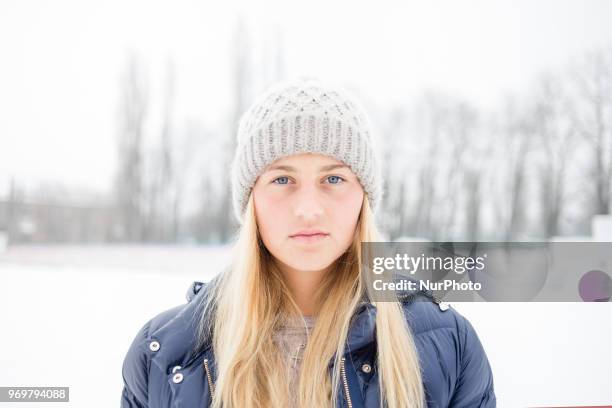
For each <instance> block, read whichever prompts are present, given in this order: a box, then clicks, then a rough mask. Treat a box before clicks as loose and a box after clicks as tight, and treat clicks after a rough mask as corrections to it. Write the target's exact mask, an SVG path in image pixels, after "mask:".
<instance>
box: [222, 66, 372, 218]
mask: <svg viewBox="0 0 612 408" xmlns="http://www.w3.org/2000/svg"><path fill="white" fill-rule="evenodd" d="M371 133H372V125H371V123H370V120H369V118H368V116H367V115H366V113H365V110H364V109H363V107H362V106H361V105H360V104H359V103H358V102H357V101H356V100H355V98H354V97H353V96H351V95H350V94H348V92H347V91H346V90H345V89H341V88H339V87H335V86H330V85H329V84H325V83H323V82H322V81H320V80H318V79H315V78H298V79H295V80H292V81H287V82H281V83H278V84H276V85H274V86H272V87H271V88H269V89H268V90H267V91H266V92H264V93H263V94H262V95H261V96H260V97H259V98H257V99H256V100H255V102H254V103H253V105H251V107H249V108H248V109H247V111H246V112H245V113H244V114H243V115H242V118H241V119H240V123H239V126H238V135H237V136H238V146H237V148H236V152H235V156H234V160H233V163H232V200H233V205H234V213H235V215H236V218H237V219H238V220H239V221H240V222H241V223H242V222H243V217H244V212H245V209H246V205H247V203H248V199H249V195H250V193H251V189H252V188H253V185H254V184H255V181H256V180H257V178H258V177H259V175H260V174H261V173H262V172H263V170H264V169H265V168H266V167H267V166H268V165H270V164H271V163H273V162H274V161H275V160H277V159H279V158H281V157H285V156H290V155H293V154H298V153H305V152H312V153H320V154H325V155H329V156H332V157H334V158H336V159H338V160H340V161H342V162H344V163H345V164H347V165H348V166H349V167H350V168H351V170H352V171H353V173H355V175H356V176H357V177H358V179H359V181H360V182H361V185H362V186H363V189H364V191H365V192H366V193H367V194H368V199H369V201H370V206H371V208H372V211H374V212H375V211H376V209H377V206H378V202H379V201H380V198H381V195H382V191H381V190H382V180H381V173H380V168H379V162H378V159H377V157H376V152H375V149H374V147H373V144H372V140H371Z"/></svg>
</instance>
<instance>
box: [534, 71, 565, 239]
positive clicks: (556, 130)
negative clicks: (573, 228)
mask: <svg viewBox="0 0 612 408" xmlns="http://www.w3.org/2000/svg"><path fill="white" fill-rule="evenodd" d="M534 97H535V98H534V99H535V106H534V112H533V122H534V131H535V136H536V141H537V142H538V145H537V147H538V153H539V154H538V165H539V166H538V167H539V168H538V173H537V174H538V178H539V186H538V187H539V191H540V206H541V217H542V224H543V233H544V236H545V237H551V236H555V235H558V234H559V232H560V230H559V227H560V221H561V216H562V215H563V212H564V206H565V204H566V203H567V198H568V197H567V196H566V184H567V180H566V179H567V170H568V165H569V160H570V158H571V153H572V150H573V148H574V142H575V138H574V134H575V129H574V122H573V121H572V120H571V118H572V117H573V112H572V110H573V108H572V104H571V100H570V99H568V97H567V94H566V92H565V90H564V89H563V82H562V80H561V78H560V77H559V76H555V75H552V74H545V75H543V76H542V77H541V78H540V80H539V84H538V87H537V93H536V94H535V95H534Z"/></svg>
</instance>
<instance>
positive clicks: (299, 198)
mask: <svg viewBox="0 0 612 408" xmlns="http://www.w3.org/2000/svg"><path fill="white" fill-rule="evenodd" d="M293 208H294V214H295V216H296V217H298V218H301V219H302V220H303V221H305V222H307V223H310V222H312V221H315V220H316V219H317V218H319V217H321V215H323V205H322V202H321V197H319V191H318V189H317V186H303V187H302V188H300V190H299V191H298V192H297V194H295V203H294V207H293Z"/></svg>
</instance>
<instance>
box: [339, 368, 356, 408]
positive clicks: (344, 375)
mask: <svg viewBox="0 0 612 408" xmlns="http://www.w3.org/2000/svg"><path fill="white" fill-rule="evenodd" d="M345 359H346V358H345V357H342V362H341V363H340V369H341V371H342V382H343V383H344V392H345V394H346V403H347V404H348V407H349V408H353V402H352V401H351V393H350V392H349V387H348V381H347V379H346V368H345V366H344V360H345Z"/></svg>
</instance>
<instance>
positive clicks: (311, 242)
mask: <svg viewBox="0 0 612 408" xmlns="http://www.w3.org/2000/svg"><path fill="white" fill-rule="evenodd" d="M363 195H364V191H363V188H362V187H361V184H360V183H359V180H358V179H357V176H355V174H354V173H353V172H352V171H351V170H350V168H349V167H348V166H346V165H345V164H344V163H343V162H341V161H339V160H337V159H335V158H333V157H330V156H325V155H322V154H313V153H301V154H296V155H292V156H287V157H283V158H280V159H278V160H276V161H275V162H274V163H272V164H270V165H269V166H268V167H267V168H266V169H265V170H264V172H263V173H262V174H261V175H260V176H259V178H258V179H257V180H256V182H255V185H254V187H253V200H254V205H255V215H256V219H257V225H258V228H259V233H260V235H261V239H262V241H263V243H264V244H265V246H266V248H267V249H268V251H269V252H270V253H271V254H272V255H273V256H274V257H275V258H276V260H277V261H280V263H281V265H284V266H285V267H289V268H291V269H294V270H298V271H321V270H323V269H325V268H327V267H329V266H330V265H331V264H332V263H333V262H334V261H335V260H336V259H338V257H340V256H341V255H342V254H343V253H344V252H345V251H346V250H347V249H348V248H349V246H350V245H351V242H352V241H353V237H354V234H355V229H356V226H357V220H358V218H359V212H360V210H361V205H362V202H363Z"/></svg>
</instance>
